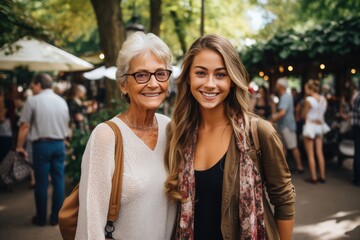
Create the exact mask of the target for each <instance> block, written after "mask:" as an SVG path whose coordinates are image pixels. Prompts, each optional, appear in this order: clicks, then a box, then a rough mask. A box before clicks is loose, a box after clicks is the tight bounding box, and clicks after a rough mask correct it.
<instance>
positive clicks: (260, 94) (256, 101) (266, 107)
mask: <svg viewBox="0 0 360 240" xmlns="http://www.w3.org/2000/svg"><path fill="white" fill-rule="evenodd" d="M272 103H273V101H272V100H271V99H270V97H269V91H268V89H267V88H266V87H265V86H260V87H259V89H258V91H257V93H256V95H255V97H254V98H253V99H252V103H251V106H252V108H251V109H252V111H253V112H254V113H256V114H257V115H259V116H260V117H262V118H264V119H266V120H268V119H269V118H270V117H271V104H272Z"/></svg>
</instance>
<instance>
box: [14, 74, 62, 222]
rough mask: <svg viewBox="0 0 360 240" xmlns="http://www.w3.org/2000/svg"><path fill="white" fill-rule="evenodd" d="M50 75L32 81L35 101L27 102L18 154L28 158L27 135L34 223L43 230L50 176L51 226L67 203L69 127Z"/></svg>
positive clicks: (40, 76) (35, 77) (22, 119)
mask: <svg viewBox="0 0 360 240" xmlns="http://www.w3.org/2000/svg"><path fill="white" fill-rule="evenodd" d="M52 83H53V79H52V78H51V76H50V75H48V74H45V73H39V74H37V75H35V76H34V78H33V79H32V81H31V85H30V86H31V89H32V91H33V93H34V96H33V97H30V98H28V99H27V101H26V103H25V105H24V107H23V109H22V111H21V116H20V120H19V123H20V128H19V133H18V139H17V144H16V151H17V152H19V153H20V154H24V155H25V157H26V158H28V152H27V151H26V150H25V149H24V143H25V141H26V138H27V136H28V134H30V140H31V142H32V151H33V169H34V173H35V181H36V184H35V190H34V193H35V206H36V215H35V216H34V217H33V218H32V220H31V222H32V224H34V225H37V226H44V225H45V224H46V219H47V194H48V180H49V178H48V176H49V174H50V176H51V180H52V185H53V193H52V207H51V213H50V221H49V222H50V225H53V226H54V225H57V224H58V212H59V210H60V208H61V205H62V203H63V200H64V194H65V187H64V169H65V166H64V161H65V143H64V139H65V138H66V137H67V133H68V124H69V109H68V107H67V104H66V101H65V100H64V99H63V98H61V97H60V96H58V95H57V94H55V93H54V91H53V90H52Z"/></svg>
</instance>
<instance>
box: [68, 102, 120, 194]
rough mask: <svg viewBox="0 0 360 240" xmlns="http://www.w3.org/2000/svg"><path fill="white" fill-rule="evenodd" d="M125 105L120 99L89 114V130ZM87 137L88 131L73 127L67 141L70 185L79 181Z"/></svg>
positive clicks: (88, 135) (114, 114)
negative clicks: (110, 105) (70, 136)
mask: <svg viewBox="0 0 360 240" xmlns="http://www.w3.org/2000/svg"><path fill="white" fill-rule="evenodd" d="M126 105H127V104H126V103H124V102H123V101H121V100H120V101H117V102H115V103H114V104H113V106H112V107H109V108H104V109H100V110H99V111H97V112H96V113H93V114H92V115H90V116H89V128H90V130H93V129H94V128H95V127H96V126H97V125H98V124H99V123H102V122H105V121H107V120H109V119H111V118H112V117H113V116H116V115H117V114H118V113H120V112H123V111H124V110H125V108H126ZM89 137H90V133H88V132H84V131H80V130H77V129H74V130H73V134H72V138H71V139H70V141H69V144H68V151H67V159H66V175H67V176H68V177H69V178H70V180H71V185H72V187H74V186H75V185H76V184H77V183H78V182H79V181H80V175H81V161H82V155H83V153H84V150H85V147H86V144H87V141H88V140H89Z"/></svg>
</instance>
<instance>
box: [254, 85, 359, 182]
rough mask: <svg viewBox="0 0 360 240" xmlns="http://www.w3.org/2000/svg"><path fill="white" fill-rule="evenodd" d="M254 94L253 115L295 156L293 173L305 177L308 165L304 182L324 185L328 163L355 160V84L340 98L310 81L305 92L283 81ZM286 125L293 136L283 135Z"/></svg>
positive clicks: (322, 86)
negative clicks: (275, 130) (269, 125)
mask: <svg viewBox="0 0 360 240" xmlns="http://www.w3.org/2000/svg"><path fill="white" fill-rule="evenodd" d="M252 90H253V93H252V94H251V105H250V108H251V111H253V112H254V113H256V114H257V115H259V116H261V117H262V118H264V119H266V120H269V121H271V122H273V123H274V124H275V125H276V126H277V128H278V132H279V134H280V135H281V136H282V140H283V145H284V150H285V152H291V153H292V154H291V155H292V159H293V160H294V162H291V161H290V162H289V166H290V167H291V168H292V169H291V170H292V172H293V173H299V174H302V173H304V172H305V169H304V168H303V163H307V165H308V168H309V174H308V175H309V176H310V177H309V178H306V179H305V180H306V181H307V182H309V183H312V184H316V183H319V182H320V183H325V182H326V176H325V164H326V163H327V162H337V163H338V165H339V166H342V164H343V160H344V159H345V158H353V157H354V148H355V146H354V136H353V131H352V125H351V118H352V113H353V108H354V100H355V98H356V97H357V96H358V94H359V90H358V89H357V87H356V85H355V84H354V83H353V82H350V81H348V82H346V83H345V84H344V88H343V89H341V95H340V96H335V95H333V94H331V91H330V89H329V85H328V84H322V85H321V83H320V81H318V80H311V79H310V80H308V81H307V82H306V83H305V84H304V88H303V90H302V91H298V90H297V89H296V88H290V87H289V85H288V82H287V80H286V79H284V78H281V79H278V81H277V82H276V83H275V85H274V87H273V89H269V88H267V87H266V86H264V85H261V86H257V87H256V90H254V89H252ZM271 90H272V91H271ZM284 112H286V113H284ZM284 118H286V119H284ZM283 125H286V130H289V132H290V133H287V132H284V130H283V129H284V126H283ZM287 127H288V129H287ZM292 132H293V133H294V134H295V135H296V140H293V139H292V138H291V134H292ZM289 135H290V137H289ZM288 159H291V158H288ZM305 161H306V162H305ZM316 168H319V169H318V171H317V169H316ZM317 175H319V177H317Z"/></svg>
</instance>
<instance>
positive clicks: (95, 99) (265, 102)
mask: <svg viewBox="0 0 360 240" xmlns="http://www.w3.org/2000/svg"><path fill="white" fill-rule="evenodd" d="M279 82H280V84H279ZM317 88H318V89H317V91H315V92H316V93H317V94H319V96H323V97H324V100H325V101H324V104H325V110H324V116H323V119H324V123H326V125H327V126H329V130H328V131H326V133H325V132H324V134H322V135H323V136H322V143H321V150H323V153H322V154H321V153H320V154H319V151H320V150H319V149H317V148H316V141H314V143H311V144H313V145H314V146H315V148H314V149H312V150H311V149H309V146H306V144H307V143H306V141H307V140H306V138H304V134H303V130H304V129H303V127H304V124H305V122H306V119H307V117H306V115H304V109H306V107H305V106H306V99H307V97H309V96H310V95H311V94H312V93H309V91H306V84H305V85H304V89H303V90H302V91H299V90H297V89H295V88H290V87H289V86H288V83H287V80H285V79H280V81H278V82H277V83H276V84H275V85H274V87H273V89H269V88H268V87H266V86H264V85H262V86H259V87H258V88H257V89H256V90H253V93H252V94H251V104H250V108H251V110H252V111H253V112H254V113H256V114H257V115H259V116H261V117H262V118H264V119H266V120H269V121H271V122H273V123H274V124H275V125H277V127H278V130H279V133H280V135H281V136H282V139H283V140H284V142H283V143H284V147H285V152H289V153H291V154H290V155H289V156H290V158H288V159H291V157H292V159H293V160H294V162H289V166H290V167H291V168H292V171H293V172H294V173H295V172H297V173H304V172H305V169H304V167H303V164H304V163H305V160H306V159H307V163H308V164H309V168H310V169H309V170H310V173H311V172H314V171H315V170H314V169H311V168H312V165H316V164H315V162H314V161H315V160H310V162H308V161H309V159H308V158H309V156H310V159H312V156H314V159H317V160H319V158H320V162H318V163H317V165H319V166H320V173H319V174H320V177H319V178H316V179H315V176H316V175H315V174H314V173H313V174H311V175H312V176H311V177H310V178H309V179H307V180H308V181H309V182H312V183H315V180H316V181H317V180H320V181H325V179H326V177H325V173H324V171H325V170H324V168H325V162H327V161H330V160H334V159H337V161H338V162H339V165H341V164H342V162H341V161H342V157H343V156H344V155H346V154H342V153H341V150H340V149H339V146H340V143H341V141H344V140H350V141H351V140H353V139H352V138H353V136H352V131H351V129H352V128H351V124H350V119H351V114H352V107H353V103H354V99H355V97H356V96H357V94H358V93H359V91H358V90H357V88H356V86H355V84H353V83H351V82H347V83H346V84H345V88H344V89H342V91H341V95H340V96H334V95H332V94H331V93H330V92H329V89H328V86H327V85H326V84H324V85H322V86H321V85H319V86H318V87H317ZM96 89H97V91H96V95H95V94H93V91H92V89H91V88H90V86H87V87H86V86H84V85H83V84H71V86H70V87H69V86H67V87H64V86H62V85H61V84H60V83H57V84H54V87H53V90H54V92H55V93H57V94H58V95H60V96H62V97H63V98H64V99H65V100H66V102H67V104H68V108H69V114H70V125H69V140H71V135H72V132H73V131H74V130H75V129H77V130H80V131H83V132H86V133H90V131H91V129H90V128H89V121H88V118H89V116H90V115H91V114H93V113H95V112H97V111H98V110H99V109H100V108H101V107H102V106H104V102H105V88H104V86H103V84H100V86H97V88H96ZM32 95H33V93H32V90H31V88H28V89H25V90H24V91H22V92H18V91H17V87H16V86H15V85H14V84H9V85H7V84H3V85H2V88H1V89H0V145H1V148H0V163H1V161H2V159H3V158H4V157H5V155H6V154H7V153H8V151H9V150H10V149H11V148H13V147H14V146H15V144H16V140H17V134H18V128H19V124H18V120H19V117H20V113H21V110H22V107H23V105H24V103H25V101H26V100H27V99H28V98H29V97H32ZM14 96H15V97H14ZM282 96H283V97H282ZM284 96H286V98H285V97H284ZM169 103H171V102H167V105H166V108H171V106H169ZM289 103H291V104H290V105H291V107H290V106H288V107H285V108H287V110H288V111H287V112H286V113H283V112H281V110H282V109H279V106H280V108H283V106H287V105H289ZM281 105H283V106H281ZM167 112H171V111H170V110H168V111H167ZM282 114H284V116H282ZM284 124H285V125H288V126H289V129H290V130H291V131H290V132H294V133H295V136H296V140H292V139H291V135H290V136H289V134H288V133H284V132H283V131H282V130H283V129H281V128H283V125H284ZM314 139H315V138H314ZM294 141H296V142H294ZM26 148H27V150H28V152H29V153H31V141H29V140H28V141H26ZM309 151H313V152H314V154H313V153H311V154H310V155H309ZM315 155H316V156H315ZM322 155H323V156H324V157H322ZM29 157H30V159H29V160H30V161H31V154H29ZM350 157H351V156H350ZM321 158H324V160H321ZM321 166H323V167H321ZM34 184H35V181H34V178H33V177H32V178H31V180H30V182H29V185H30V186H34Z"/></svg>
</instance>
